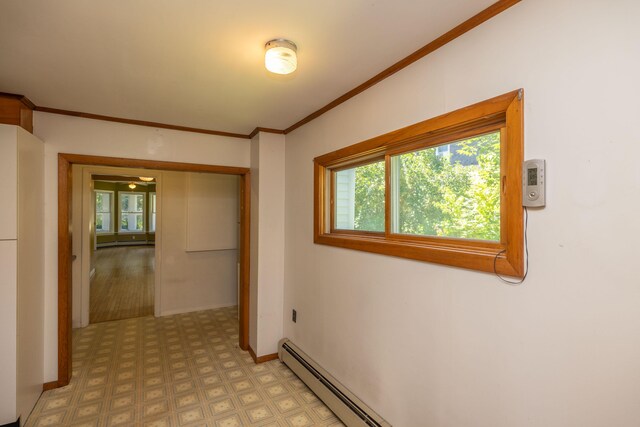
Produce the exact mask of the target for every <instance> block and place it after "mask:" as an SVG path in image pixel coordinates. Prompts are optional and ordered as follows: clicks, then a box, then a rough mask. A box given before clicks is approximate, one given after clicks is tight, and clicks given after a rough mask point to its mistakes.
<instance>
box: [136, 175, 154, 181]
mask: <svg viewBox="0 0 640 427" xmlns="http://www.w3.org/2000/svg"><path fill="white" fill-rule="evenodd" d="M138 178H140V181H144V182H151V181H153V178H152V177H150V176H139V177H138Z"/></svg>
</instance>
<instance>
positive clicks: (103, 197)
mask: <svg viewBox="0 0 640 427" xmlns="http://www.w3.org/2000/svg"><path fill="white" fill-rule="evenodd" d="M95 194H96V218H95V221H96V222H95V227H96V233H101V234H102V233H112V232H113V228H112V226H111V224H112V221H111V218H112V212H113V191H102V190H96V192H95Z"/></svg>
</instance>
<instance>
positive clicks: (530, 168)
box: [522, 159, 545, 208]
mask: <svg viewBox="0 0 640 427" xmlns="http://www.w3.org/2000/svg"><path fill="white" fill-rule="evenodd" d="M544 169H545V161H544V159H532V160H527V161H525V162H524V163H523V164H522V206H527V207H534V208H535V207H541V206H544V205H545V194H544V182H545V170H544Z"/></svg>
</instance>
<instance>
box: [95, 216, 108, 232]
mask: <svg viewBox="0 0 640 427" xmlns="http://www.w3.org/2000/svg"><path fill="white" fill-rule="evenodd" d="M96 231H97V232H99V233H106V232H109V231H111V214H110V213H97V214H96Z"/></svg>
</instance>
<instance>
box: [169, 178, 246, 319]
mask: <svg viewBox="0 0 640 427" xmlns="http://www.w3.org/2000/svg"><path fill="white" fill-rule="evenodd" d="M189 175H193V174H188V173H184V172H163V173H162V186H161V194H160V197H159V198H158V201H159V202H160V210H161V215H162V217H161V221H162V224H161V227H162V230H161V233H162V244H161V246H160V247H159V250H160V251H161V253H160V263H161V265H162V276H161V283H160V292H161V295H160V303H161V307H160V314H161V315H168V314H176V313H186V312H190V311H196V310H206V309H210V308H217V307H228V306H231V305H236V304H237V302H238V300H237V286H238V284H237V281H238V279H237V267H236V264H237V261H238V255H237V254H238V251H237V249H225V250H206V251H197V252H187V251H186V240H187V225H186V222H187V210H186V205H187V181H188V176H189ZM234 178H235V179H236V180H238V178H237V177H234ZM230 185H232V186H233V188H235V189H237V183H234V182H232V181H228V180H225V183H224V186H230ZM218 190H222V189H221V188H220V186H218ZM223 193H225V194H226V193H227V191H223ZM235 195H236V204H237V199H238V197H237V192H235ZM212 198H213V197H212ZM219 220H220V221H221V222H220V224H219V225H222V226H224V227H226V228H231V229H234V230H235V229H236V228H237V223H236V221H235V220H236V218H235V217H229V218H219ZM222 221H226V223H223V222H222Z"/></svg>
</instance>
